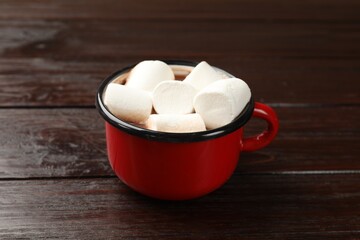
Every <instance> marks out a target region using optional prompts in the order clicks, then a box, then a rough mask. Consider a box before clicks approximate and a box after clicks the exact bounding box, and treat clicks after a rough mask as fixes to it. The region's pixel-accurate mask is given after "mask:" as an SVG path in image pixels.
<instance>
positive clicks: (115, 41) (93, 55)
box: [0, 19, 360, 61]
mask: <svg viewBox="0 0 360 240" xmlns="http://www.w3.org/2000/svg"><path fill="white" fill-rule="evenodd" d="M0 31H1V32H2V44H1V48H0V50H1V51H2V52H3V53H2V55H3V56H4V57H25V56H26V57H42V58H52V59H62V60H69V61H72V60H75V59H89V60H93V61H94V60H95V61H99V60H104V59H108V60H113V59H120V58H127V57H129V56H130V57H131V56H141V57H142V58H143V59H146V58H149V57H154V56H157V57H168V56H171V57H178V58H179V57H181V58H198V57H206V56H214V57H215V56H216V57H221V56H229V57H234V56H237V57H239V56H241V57H242V58H248V57H268V58H269V57H271V58H281V57H317V58H334V57H336V58H358V57H359V53H360V46H359V45H358V44H356V43H357V41H358V40H359V39H360V32H359V24H357V23H356V22H355V23H352V22H349V23H333V22H330V23H326V22H325V23H302V22H300V23H297V22H295V23H288V22H280V23H278V22H260V23H259V22H257V21H249V22H244V21H241V20H234V19H223V20H201V19H200V20H196V21H194V20H191V19H189V20H183V21H178V20H169V21H163V20H148V19H145V20H126V21H122V20H119V21H110V20H108V21H106V20H102V21H99V20H74V21H43V20H29V21H19V20H2V21H0Z"/></svg>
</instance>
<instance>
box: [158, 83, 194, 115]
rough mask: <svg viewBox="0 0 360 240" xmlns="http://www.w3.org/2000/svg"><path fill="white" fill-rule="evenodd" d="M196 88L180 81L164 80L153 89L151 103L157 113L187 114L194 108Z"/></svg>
mask: <svg viewBox="0 0 360 240" xmlns="http://www.w3.org/2000/svg"><path fill="white" fill-rule="evenodd" d="M196 92H197V91H196V89H195V88H194V87H193V86H191V85H190V84H187V83H184V82H182V81H174V80H170V81H164V82H161V83H159V84H158V85H157V86H156V88H155V89H154V91H153V94H152V96H153V105H154V108H155V111H156V112H157V113H160V114H162V113H170V114H187V113H192V112H193V110H194V107H193V99H194V97H195V94H196Z"/></svg>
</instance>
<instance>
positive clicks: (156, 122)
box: [147, 113, 206, 133]
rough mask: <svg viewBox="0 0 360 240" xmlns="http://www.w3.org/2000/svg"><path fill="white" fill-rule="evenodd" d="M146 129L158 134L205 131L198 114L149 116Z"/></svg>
mask: <svg viewBox="0 0 360 240" xmlns="http://www.w3.org/2000/svg"><path fill="white" fill-rule="evenodd" d="M147 128H149V129H151V130H154V131H160V132H173V133H184V132H200V131H205V130H206V128H205V123H204V121H203V120H202V118H201V117H200V115H199V114H196V113H192V114H151V115H150V117H149V119H148V121H147Z"/></svg>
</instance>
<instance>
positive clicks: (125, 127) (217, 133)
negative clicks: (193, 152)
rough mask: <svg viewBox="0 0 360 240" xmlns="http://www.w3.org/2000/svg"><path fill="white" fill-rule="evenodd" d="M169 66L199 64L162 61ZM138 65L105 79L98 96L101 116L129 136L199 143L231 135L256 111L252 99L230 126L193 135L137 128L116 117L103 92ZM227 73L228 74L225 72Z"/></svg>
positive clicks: (194, 63)
mask: <svg viewBox="0 0 360 240" xmlns="http://www.w3.org/2000/svg"><path fill="white" fill-rule="evenodd" d="M161 61H163V62H165V63H167V64H169V65H184V66H190V67H195V66H196V65H197V64H198V62H193V61H186V60H161ZM135 65H136V64H133V65H131V66H128V67H125V68H123V69H121V70H119V71H116V72H114V73H113V74H111V75H110V76H108V77H107V78H105V79H104V80H103V81H102V83H101V84H100V86H99V88H98V91H97V94H96V100H95V105H96V108H97V109H98V111H99V113H100V115H101V116H102V117H103V118H104V119H105V120H106V121H107V122H108V123H110V124H111V125H112V126H114V127H115V128H117V129H119V130H122V131H124V132H127V133H129V134H132V135H135V136H139V137H142V138H145V139H148V140H154V141H161V142H199V141H205V140H209V139H214V138H219V137H222V136H224V135H227V134H229V133H232V132H234V131H236V130H238V129H239V128H241V127H242V126H244V125H245V124H246V123H247V122H248V121H249V120H250V118H251V116H252V113H253V111H254V106H255V103H254V100H253V97H251V98H250V100H249V102H248V104H247V105H246V106H245V108H244V109H243V111H242V112H241V113H240V114H239V115H238V116H237V117H236V118H235V119H234V120H233V121H232V122H230V123H229V124H226V125H224V126H222V127H219V128H216V129H212V130H207V131H202V132H191V133H170V132H159V131H153V130H149V129H145V128H141V127H138V126H135V125H133V124H131V123H128V122H125V121H123V120H121V119H119V118H117V117H116V116H114V115H113V114H112V113H111V112H110V111H109V110H108V109H107V107H106V106H105V104H104V103H103V99H102V97H103V92H104V90H105V89H106V86H107V85H108V83H109V82H111V81H112V80H114V79H115V78H116V77H118V76H120V75H122V74H124V73H126V72H128V71H130V70H131V69H132V68H133V67H134V66H135ZM225 73H227V72H225Z"/></svg>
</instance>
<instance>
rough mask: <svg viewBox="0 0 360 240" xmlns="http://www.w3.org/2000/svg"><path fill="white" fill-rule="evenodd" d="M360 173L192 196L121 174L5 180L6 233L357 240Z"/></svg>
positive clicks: (234, 183)
mask: <svg viewBox="0 0 360 240" xmlns="http://www.w3.org/2000/svg"><path fill="white" fill-rule="evenodd" d="M359 181H360V175H342V174H339V175H309V176H307V175H298V176H294V175H243V176H234V177H232V178H231V179H230V181H229V182H228V183H227V184H225V185H224V186H223V187H222V188H221V189H219V190H217V191H215V192H214V193H212V194H210V195H208V196H206V197H203V198H200V199H196V200H192V201H185V202H166V201H157V200H152V199H149V198H146V197H143V196H141V195H139V194H136V193H135V192H133V191H132V190H130V189H129V188H127V187H126V186H125V185H124V184H123V183H121V182H120V181H119V180H118V179H82V180H40V181H38V180H33V181H5V182H2V183H1V185H0V191H1V193H2V194H1V196H0V202H1V205H0V220H1V221H0V237H1V239H14V238H34V239H41V238H61V239H100V238H104V236H106V239H129V238H132V239H144V238H146V239H189V238H190V239H219V238H221V239H239V238H241V239H304V238H306V239H319V238H326V239H344V238H345V237H349V239H357V238H358V237H359V236H360V217H359V214H358V213H359V212H360V195H359V188H358V186H359V185H358V183H359Z"/></svg>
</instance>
